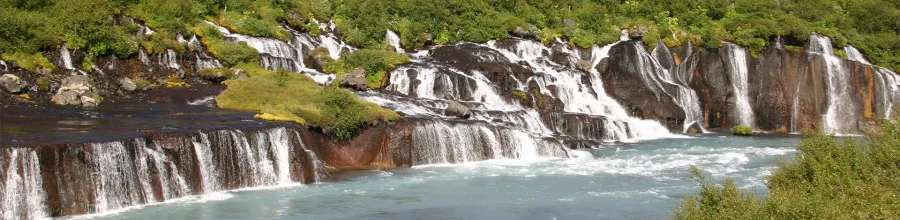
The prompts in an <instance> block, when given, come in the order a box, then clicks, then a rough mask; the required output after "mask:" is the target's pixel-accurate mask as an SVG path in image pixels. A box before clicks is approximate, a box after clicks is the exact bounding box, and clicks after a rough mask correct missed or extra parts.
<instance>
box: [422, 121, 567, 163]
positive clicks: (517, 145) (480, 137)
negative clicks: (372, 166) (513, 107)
mask: <svg viewBox="0 0 900 220" xmlns="http://www.w3.org/2000/svg"><path fill="white" fill-rule="evenodd" d="M411 149H412V157H413V164H414V165H425V164H449V163H465V162H472V161H481V160H488V159H533V158H537V157H567V156H568V153H567V152H566V150H565V147H563V146H562V144H561V143H559V142H558V141H549V140H544V139H542V138H540V137H535V136H533V135H530V134H528V133H526V132H523V131H520V130H516V129H506V128H503V127H496V126H490V125H487V124H484V123H450V122H447V121H444V120H427V121H421V122H417V126H416V127H415V128H414V129H413V132H412V146H411Z"/></svg>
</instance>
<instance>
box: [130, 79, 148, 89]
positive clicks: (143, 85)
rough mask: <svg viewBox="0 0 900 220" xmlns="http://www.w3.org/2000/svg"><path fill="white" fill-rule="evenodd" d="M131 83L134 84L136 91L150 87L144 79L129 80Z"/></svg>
mask: <svg viewBox="0 0 900 220" xmlns="http://www.w3.org/2000/svg"><path fill="white" fill-rule="evenodd" d="M131 82H132V83H134V85H135V88H137V89H138V90H141V89H144V88H146V87H147V86H149V85H150V81H148V80H145V79H133V80H131Z"/></svg>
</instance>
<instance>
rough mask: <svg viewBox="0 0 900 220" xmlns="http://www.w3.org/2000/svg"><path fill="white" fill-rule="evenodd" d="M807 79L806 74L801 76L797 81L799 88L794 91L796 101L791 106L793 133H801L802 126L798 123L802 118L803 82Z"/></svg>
mask: <svg viewBox="0 0 900 220" xmlns="http://www.w3.org/2000/svg"><path fill="white" fill-rule="evenodd" d="M804 81H806V74H804V75H803V76H801V77H800V80H799V81H797V90H796V91H794V103H793V107H791V110H792V111H791V133H792V134H798V133H800V126H799V125H798V121H799V120H800V88H802V86H800V85H802V84H803V82H804Z"/></svg>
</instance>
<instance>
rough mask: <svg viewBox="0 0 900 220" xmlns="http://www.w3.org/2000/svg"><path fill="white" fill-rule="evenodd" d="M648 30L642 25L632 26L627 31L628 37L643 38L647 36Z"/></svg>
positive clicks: (648, 28) (647, 27)
mask: <svg viewBox="0 0 900 220" xmlns="http://www.w3.org/2000/svg"><path fill="white" fill-rule="evenodd" d="M649 30H650V27H649V26H647V25H644V24H639V25H635V26H632V27H631V28H630V29H628V36H630V37H643V36H644V34H647V31H649Z"/></svg>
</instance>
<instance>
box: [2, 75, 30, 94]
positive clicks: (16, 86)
mask: <svg viewBox="0 0 900 220" xmlns="http://www.w3.org/2000/svg"><path fill="white" fill-rule="evenodd" d="M26 86H28V84H27V83H26V82H25V81H22V79H21V78H19V77H18V76H16V75H13V74H3V76H0V87H3V90H4V91H6V92H9V93H13V94H15V93H19V92H22V91H23V90H25V87H26Z"/></svg>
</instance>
